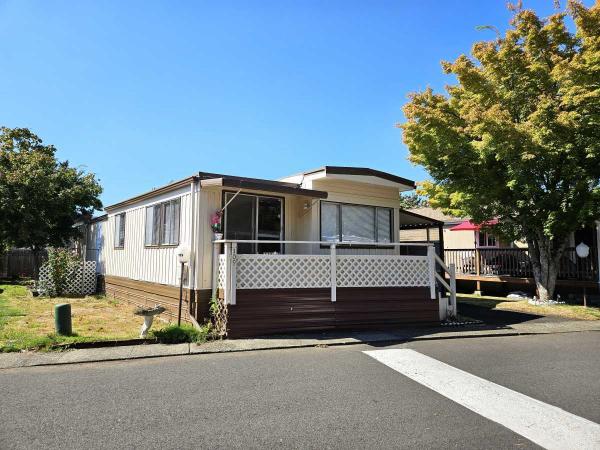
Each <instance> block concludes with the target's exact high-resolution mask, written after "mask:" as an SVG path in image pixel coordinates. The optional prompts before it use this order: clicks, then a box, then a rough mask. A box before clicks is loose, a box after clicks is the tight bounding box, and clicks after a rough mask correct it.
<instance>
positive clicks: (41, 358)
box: [0, 320, 600, 369]
mask: <svg viewBox="0 0 600 450" xmlns="http://www.w3.org/2000/svg"><path fill="white" fill-rule="evenodd" d="M583 331H600V321H575V320H570V321H562V322H545V323H529V324H528V323H519V324H514V325H510V326H503V327H490V326H478V327H468V326H465V327H436V328H427V329H425V328H412V329H401V330H389V331H372V332H370V331H364V332H346V333H344V332H324V333H303V334H298V335H285V336H270V337H265V338H255V339H236V340H224V341H213V342H207V343H204V344H200V345H198V344H175V345H165V344H147V345H128V346H121V347H103V348H89V349H75V350H66V351H63V352H21V353H4V354H0V369H10V368H18V367H31V366H46V365H56V364H76V363H86V362H98V361H118V360H127V359H138V358H155V357H160V356H181V355H194V354H206V353H225V352H242V351H251V350H269V349H282V348H299V347H316V346H329V345H351V344H366V343H376V342H404V341H420V340H434V339H457V338H476V337H489V336H515V335H532V334H554V333H576V332H583Z"/></svg>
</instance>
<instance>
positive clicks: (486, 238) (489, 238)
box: [478, 231, 498, 247]
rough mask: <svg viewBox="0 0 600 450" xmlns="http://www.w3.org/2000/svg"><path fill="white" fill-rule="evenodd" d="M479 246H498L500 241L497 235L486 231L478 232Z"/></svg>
mask: <svg viewBox="0 0 600 450" xmlns="http://www.w3.org/2000/svg"><path fill="white" fill-rule="evenodd" d="M478 234H479V237H478V244H479V245H478V247H497V246H498V241H497V240H496V236H494V235H493V234H490V233H486V232H484V231H479V232H478Z"/></svg>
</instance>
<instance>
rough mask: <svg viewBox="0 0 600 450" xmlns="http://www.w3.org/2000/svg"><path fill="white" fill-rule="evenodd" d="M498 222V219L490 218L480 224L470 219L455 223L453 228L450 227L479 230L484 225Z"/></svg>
mask: <svg viewBox="0 0 600 450" xmlns="http://www.w3.org/2000/svg"><path fill="white" fill-rule="evenodd" d="M497 223H498V219H492V220H488V221H486V222H483V223H480V224H476V223H473V222H471V221H470V220H464V221H462V222H461V223H459V224H458V225H455V226H453V227H452V228H450V231H477V230H480V229H481V228H483V227H491V226H494V225H496V224H497Z"/></svg>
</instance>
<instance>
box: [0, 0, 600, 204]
mask: <svg viewBox="0 0 600 450" xmlns="http://www.w3.org/2000/svg"><path fill="white" fill-rule="evenodd" d="M552 3H553V2H552V0H537V1H533V0H525V6H526V7H532V8H534V9H536V10H537V11H539V12H540V13H543V14H548V13H551V12H552V11H553V7H552ZM590 3H591V1H587V2H586V4H590ZM505 5H506V0H471V1H467V0H460V1H459V0H444V1H441V0H427V1H409V0H396V1H365V0H344V1H309V0H301V1H291V0H290V1H285V0H279V1H259V0H255V1H169V2H167V1H163V2H155V1H129V0H128V1H75V0H72V1H64V2H63V1H41V0H40V1H37V2H32V1H27V0H14V1H13V0H9V1H6V0H0V42H2V53H1V55H2V58H1V63H0V105H1V106H0V125H4V126H8V127H28V128H30V129H31V130H33V131H34V132H35V133H37V134H38V135H39V136H40V137H41V138H42V139H43V140H44V141H45V142H46V143H52V144H54V145H55V146H56V147H57V148H58V149H59V152H58V156H59V157H60V158H61V159H68V160H69V161H70V162H71V163H72V164H73V165H77V166H83V167H85V168H86V170H89V171H92V172H95V173H96V174H97V175H98V177H99V178H100V180H101V182H102V185H103V187H104V194H103V195H102V200H103V202H104V203H105V204H111V203H114V202H117V201H119V200H122V199H125V198H127V197H130V196H132V195H135V194H137V193H141V192H145V191H148V190H150V189H151V188H152V187H156V186H160V185H164V184H166V183H168V182H170V181H172V180H177V179H180V178H184V177H186V176H189V175H192V174H193V173H194V172H196V171H198V170H202V171H213V172H220V173H227V174H232V175H243V176H251V177H257V178H278V177H282V176H285V175H288V174H291V173H295V172H298V171H301V170H304V169H310V168H315V167H318V166H321V165H325V164H329V165H350V166H366V167H372V168H375V169H379V170H384V171H388V172H392V173H396V174H398V175H401V176H404V177H408V178H412V179H415V180H422V179H425V178H426V173H425V172H424V171H423V170H422V169H421V168H418V167H414V166H412V165H411V164H410V163H409V162H408V161H407V159H406V157H407V150H406V148H405V147H404V145H403V144H402V142H401V134H400V131H399V130H398V129H396V128H394V124H395V123H397V122H401V121H402V120H403V116H402V112H401V108H402V105H403V104H404V103H405V102H406V96H407V94H408V93H410V92H412V91H416V90H422V89H424V88H425V87H427V86H431V87H433V88H434V89H436V90H440V89H442V88H443V86H444V85H445V84H447V83H449V82H451V81H452V80H451V79H449V78H448V77H446V76H444V75H443V74H442V72H441V69H440V61H441V60H444V59H446V60H452V59H454V58H456V57H457V56H458V55H460V54H461V53H465V52H468V51H469V49H470V47H471V45H472V43H473V42H474V41H476V40H482V39H491V38H492V37H493V35H492V33H491V32H490V31H483V32H482V31H477V30H476V29H475V27H476V26H477V25H495V26H497V27H498V28H500V29H504V28H506V26H507V22H508V19H509V16H510V15H509V12H508V11H507V10H506V6H505Z"/></svg>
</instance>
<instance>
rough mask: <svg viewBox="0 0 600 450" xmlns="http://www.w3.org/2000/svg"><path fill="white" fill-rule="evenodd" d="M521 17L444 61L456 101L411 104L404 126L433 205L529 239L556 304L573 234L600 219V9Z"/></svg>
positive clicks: (426, 97)
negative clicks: (492, 37) (561, 264)
mask: <svg viewBox="0 0 600 450" xmlns="http://www.w3.org/2000/svg"><path fill="white" fill-rule="evenodd" d="M512 10H513V11H514V14H513V18H512V20H511V22H510V27H509V29H508V30H507V31H506V33H505V34H504V35H500V34H498V36H497V38H496V39H495V40H492V41H485V42H477V43H475V44H474V45H473V48H472V51H471V56H466V55H461V56H460V57H458V59H456V60H455V61H454V62H443V63H442V67H443V69H444V71H445V73H446V74H451V75H454V76H455V79H456V80H457V82H456V83H455V84H453V85H451V86H447V88H446V90H447V92H446V93H445V94H443V95H442V94H436V93H434V92H433V91H432V90H431V89H427V90H425V91H424V92H420V93H415V94H412V95H411V96H410V102H409V103H408V104H407V105H405V107H404V113H405V116H406V118H407V121H406V122H405V123H404V124H402V125H401V128H402V130H403V139H404V142H405V143H406V145H407V146H408V148H409V150H410V159H411V160H412V161H413V162H414V163H416V164H420V165H422V166H424V167H425V168H426V169H427V170H428V172H429V174H430V175H431V178H432V180H430V181H428V182H426V183H424V184H423V186H422V190H423V191H424V192H425V193H426V194H427V195H428V196H429V199H430V203H431V205H432V206H437V207H441V208H443V209H445V210H446V211H447V212H450V213H452V214H454V215H457V216H469V217H472V218H473V219H474V220H475V221H476V222H480V223H481V222H484V221H486V220H489V219H492V218H498V219H499V221H500V222H499V225H498V226H497V227H496V229H497V232H499V233H500V234H501V235H502V236H504V237H506V238H509V239H525V240H526V241H527V243H528V246H529V254H530V257H531V262H532V268H533V273H534V277H535V282H536V286H537V291H538V295H539V296H540V298H541V299H542V300H548V299H551V298H553V295H554V289H555V285H556V278H557V273H558V267H559V261H560V259H561V257H562V255H563V253H564V249H565V247H566V246H567V244H568V242H569V237H570V235H571V233H573V232H574V231H575V230H577V229H578V228H579V227H581V226H582V224H586V223H590V222H591V221H593V220H594V219H598V218H600V187H599V183H600V0H597V1H596V3H595V5H594V6H591V7H585V6H584V5H583V4H582V3H581V2H579V1H569V2H568V4H567V5H566V9H565V11H564V12H558V13H556V14H554V15H552V16H550V17H546V18H540V17H538V16H537V15H536V13H535V12H534V11H531V10H526V9H522V8H521V5H520V4H519V5H516V6H514V5H513V6H512ZM569 18H571V19H573V21H574V28H573V31H571V29H570V28H569V26H568V25H567V21H568V19H569Z"/></svg>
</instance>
